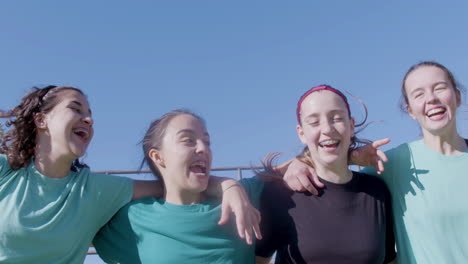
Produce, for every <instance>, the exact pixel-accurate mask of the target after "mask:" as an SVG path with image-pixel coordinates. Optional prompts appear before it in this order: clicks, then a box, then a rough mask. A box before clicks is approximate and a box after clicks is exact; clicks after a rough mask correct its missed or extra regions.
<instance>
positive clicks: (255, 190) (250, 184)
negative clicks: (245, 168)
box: [239, 176, 264, 209]
mask: <svg viewBox="0 0 468 264" xmlns="http://www.w3.org/2000/svg"><path fill="white" fill-rule="evenodd" d="M239 183H240V184H241V185H242V187H244V189H245V191H246V192H247V195H248V196H249V199H250V203H252V205H253V206H254V207H255V208H257V209H259V208H260V196H261V194H262V190H263V186H264V182H263V181H262V180H261V179H260V178H259V177H258V176H254V177H252V178H245V179H242V180H240V181H239Z"/></svg>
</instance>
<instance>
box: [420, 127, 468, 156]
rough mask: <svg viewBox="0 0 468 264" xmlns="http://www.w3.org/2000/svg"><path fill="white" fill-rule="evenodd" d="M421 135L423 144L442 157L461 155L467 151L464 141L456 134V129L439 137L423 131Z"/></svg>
mask: <svg viewBox="0 0 468 264" xmlns="http://www.w3.org/2000/svg"><path fill="white" fill-rule="evenodd" d="M423 135H424V138H423V142H424V144H425V145H426V146H427V147H429V148H430V149H432V150H434V151H436V152H439V153H440V154H442V155H446V156H456V155H461V154H462V153H463V152H465V151H467V149H468V148H467V145H466V142H465V140H464V139H463V138H462V137H461V136H460V135H459V134H458V132H457V130H456V129H454V130H453V131H451V132H448V133H445V134H440V135H435V134H432V133H430V132H428V131H425V130H423Z"/></svg>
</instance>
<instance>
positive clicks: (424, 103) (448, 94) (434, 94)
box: [404, 66, 461, 135]
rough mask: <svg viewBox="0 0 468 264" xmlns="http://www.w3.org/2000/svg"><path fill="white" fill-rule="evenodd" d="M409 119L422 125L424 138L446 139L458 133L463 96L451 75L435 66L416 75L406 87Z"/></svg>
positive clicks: (410, 78)
mask: <svg viewBox="0 0 468 264" xmlns="http://www.w3.org/2000/svg"><path fill="white" fill-rule="evenodd" d="M404 87H405V90H406V94H407V98H408V104H407V107H406V109H407V111H408V113H409V115H410V116H411V117H412V118H413V119H415V120H417V121H418V123H419V125H420V126H421V129H422V131H423V134H425V133H430V134H433V135H442V134H445V133H451V132H452V131H455V130H456V110H457V108H458V106H460V103H461V96H460V92H459V91H458V90H455V87H453V85H452V82H450V80H449V78H448V76H447V73H446V72H445V71H443V70H442V69H440V68H438V67H435V66H422V67H420V68H417V69H415V70H414V71H412V72H411V73H410V74H409V75H408V76H407V78H406V81H405V83H404Z"/></svg>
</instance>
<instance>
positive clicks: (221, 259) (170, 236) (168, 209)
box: [93, 178, 263, 264]
mask: <svg viewBox="0 0 468 264" xmlns="http://www.w3.org/2000/svg"><path fill="white" fill-rule="evenodd" d="M241 184H242V185H243V186H244V188H245V189H246V191H247V193H248V194H249V197H250V199H251V201H252V204H253V205H254V206H257V208H258V204H259V197H260V194H261V190H262V188H263V182H261V181H259V180H257V179H256V178H251V179H245V180H242V181H241ZM220 217H221V205H220V204H219V202H218V201H215V200H213V199H208V200H207V201H205V202H203V203H200V204H194V205H175V204H171V203H168V202H165V201H164V200H163V199H161V198H160V199H156V198H143V199H140V200H137V201H134V202H132V203H130V204H129V205H127V206H125V207H124V208H122V209H121V210H120V211H119V212H118V213H117V214H116V216H115V217H114V218H113V219H112V220H111V221H110V222H109V223H108V224H107V225H106V226H105V227H104V228H103V229H102V230H101V231H100V232H99V233H98V235H97V236H96V238H95V239H94V241H93V243H94V246H95V247H96V249H97V251H98V253H99V256H100V257H101V258H102V259H104V261H106V262H107V263H129V264H136V263H158V264H162V263H168V264H174V263H210V264H211V263H222V264H229V263H233V264H234V263H238V264H249V263H252V264H253V263H254V262H255V255H254V247H253V246H249V245H247V243H246V242H245V241H244V240H242V239H240V238H239V236H238V235H237V231H236V230H237V229H236V227H235V219H234V217H233V216H231V218H230V221H229V223H228V224H226V225H223V226H220V225H218V224H217V223H218V221H219V219H220Z"/></svg>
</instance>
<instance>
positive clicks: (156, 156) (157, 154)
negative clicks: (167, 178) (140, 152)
mask: <svg viewBox="0 0 468 264" xmlns="http://www.w3.org/2000/svg"><path fill="white" fill-rule="evenodd" d="M148 156H149V157H150V159H151V161H153V163H154V165H156V166H157V167H160V168H165V167H166V164H165V163H164V157H163V156H162V153H161V151H160V150H158V149H155V148H152V149H150V151H149V152H148Z"/></svg>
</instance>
